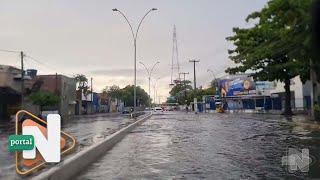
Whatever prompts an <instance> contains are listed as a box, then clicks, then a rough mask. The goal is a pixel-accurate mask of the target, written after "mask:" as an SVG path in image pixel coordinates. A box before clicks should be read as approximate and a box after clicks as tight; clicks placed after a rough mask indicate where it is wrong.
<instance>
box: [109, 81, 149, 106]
mask: <svg viewBox="0 0 320 180" xmlns="http://www.w3.org/2000/svg"><path fill="white" fill-rule="evenodd" d="M133 90H134V86H133V85H127V86H126V87H124V88H122V89H120V87H119V86H117V85H113V86H110V87H106V88H104V90H103V91H104V92H106V93H107V96H108V97H110V98H112V99H115V98H117V99H121V100H122V101H123V102H125V105H126V106H133V105H134V104H133V102H134V97H133V96H134V95H133V92H134V91H133ZM136 90H137V105H142V106H146V105H149V102H148V97H149V96H148V93H147V92H146V91H145V90H144V89H142V88H141V87H140V86H137V88H136Z"/></svg>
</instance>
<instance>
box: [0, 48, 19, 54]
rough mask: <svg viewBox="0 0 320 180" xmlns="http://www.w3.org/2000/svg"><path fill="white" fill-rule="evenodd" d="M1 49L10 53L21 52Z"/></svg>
mask: <svg viewBox="0 0 320 180" xmlns="http://www.w3.org/2000/svg"><path fill="white" fill-rule="evenodd" d="M0 51H2V52H8V53H17V54H20V52H18V51H12V50H6V49H0Z"/></svg>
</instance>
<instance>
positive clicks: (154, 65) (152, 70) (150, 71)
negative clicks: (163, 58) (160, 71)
mask: <svg viewBox="0 0 320 180" xmlns="http://www.w3.org/2000/svg"><path fill="white" fill-rule="evenodd" d="M157 64H159V62H156V63H155V64H154V65H153V66H152V68H151V71H150V76H151V74H152V71H153V68H154V67H155V66H156V65H157Z"/></svg>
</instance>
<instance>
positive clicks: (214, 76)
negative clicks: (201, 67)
mask: <svg viewBox="0 0 320 180" xmlns="http://www.w3.org/2000/svg"><path fill="white" fill-rule="evenodd" d="M209 71H210V72H211V73H212V75H213V77H214V79H215V80H217V78H216V75H214V72H213V71H212V70H211V69H208V70H207V72H209Z"/></svg>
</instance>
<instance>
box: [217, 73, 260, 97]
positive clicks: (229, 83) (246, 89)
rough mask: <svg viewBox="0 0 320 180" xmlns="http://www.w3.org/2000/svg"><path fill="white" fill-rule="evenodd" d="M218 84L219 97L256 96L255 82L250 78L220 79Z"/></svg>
mask: <svg viewBox="0 0 320 180" xmlns="http://www.w3.org/2000/svg"><path fill="white" fill-rule="evenodd" d="M218 84H219V95H220V96H221V97H227V96H241V95H254V94H256V85H255V82H254V81H252V80H251V78H250V77H237V78H231V79H222V80H219V83H218Z"/></svg>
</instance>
